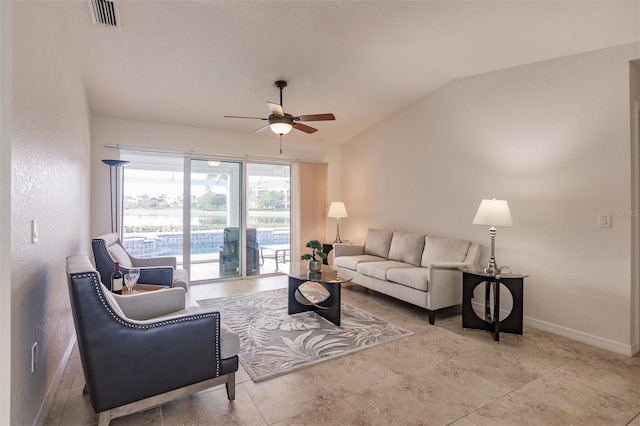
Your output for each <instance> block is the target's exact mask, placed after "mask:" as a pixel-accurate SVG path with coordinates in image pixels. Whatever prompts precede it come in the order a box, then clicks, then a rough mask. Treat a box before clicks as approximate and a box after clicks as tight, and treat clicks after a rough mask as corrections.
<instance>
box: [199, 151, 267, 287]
mask: <svg viewBox="0 0 640 426" xmlns="http://www.w3.org/2000/svg"><path fill="white" fill-rule="evenodd" d="M190 165H191V186H190V188H189V190H190V199H191V208H190V220H189V222H190V232H191V238H190V242H191V243H190V246H189V253H190V265H191V267H190V269H191V279H192V280H193V281H202V280H211V279H216V278H231V277H240V276H242V265H243V263H245V262H246V263H247V275H252V273H254V272H255V265H254V264H253V263H251V262H250V261H249V259H245V257H244V256H243V253H244V252H243V251H242V250H241V247H242V245H243V244H242V226H241V225H242V214H241V213H242V203H241V188H242V173H241V165H242V164H241V163H237V162H236V163H234V162H225V161H211V160H191V164H190Z"/></svg>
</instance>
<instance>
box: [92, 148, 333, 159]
mask: <svg viewBox="0 0 640 426" xmlns="http://www.w3.org/2000/svg"><path fill="white" fill-rule="evenodd" d="M104 147H105V148H112V149H117V150H120V151H129V152H135V153H144V154H150V155H173V156H176V157H190V158H202V157H204V158H216V159H218V158H219V159H223V160H231V161H241V160H248V161H258V162H274V163H287V162H292V163H315V164H326V162H324V161H313V160H298V159H297V158H281V157H258V156H252V155H229V154H215V153H211V152H198V151H191V150H180V149H170V148H152V147H144V146H133V145H120V144H105V145H104Z"/></svg>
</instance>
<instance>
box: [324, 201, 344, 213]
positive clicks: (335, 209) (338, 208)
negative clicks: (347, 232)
mask: <svg viewBox="0 0 640 426" xmlns="http://www.w3.org/2000/svg"><path fill="white" fill-rule="evenodd" d="M327 217H349V215H348V214H347V208H346V207H345V206H344V203H343V202H342V201H334V202H333V203H331V205H330V206H329V213H327Z"/></svg>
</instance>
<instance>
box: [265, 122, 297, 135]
mask: <svg viewBox="0 0 640 426" xmlns="http://www.w3.org/2000/svg"><path fill="white" fill-rule="evenodd" d="M269 127H270V128H271V131H272V132H273V133H275V134H276V135H286V134H287V133H289V132H290V131H291V129H292V128H293V126H292V125H291V124H289V123H271V124H269Z"/></svg>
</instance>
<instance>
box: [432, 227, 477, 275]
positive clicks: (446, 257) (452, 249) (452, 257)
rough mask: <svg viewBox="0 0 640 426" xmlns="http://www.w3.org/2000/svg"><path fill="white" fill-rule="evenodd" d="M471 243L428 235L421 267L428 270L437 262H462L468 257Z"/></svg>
mask: <svg viewBox="0 0 640 426" xmlns="http://www.w3.org/2000/svg"><path fill="white" fill-rule="evenodd" d="M470 245H471V242H469V241H464V240H456V239H452V238H443V237H434V236H432V235H427V237H426V238H425V243H424V252H423V253H422V263H421V266H422V267H424V268H426V267H427V266H429V263H431V262H436V261H447V262H462V261H463V260H464V259H465V257H467V251H469V246H470Z"/></svg>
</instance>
